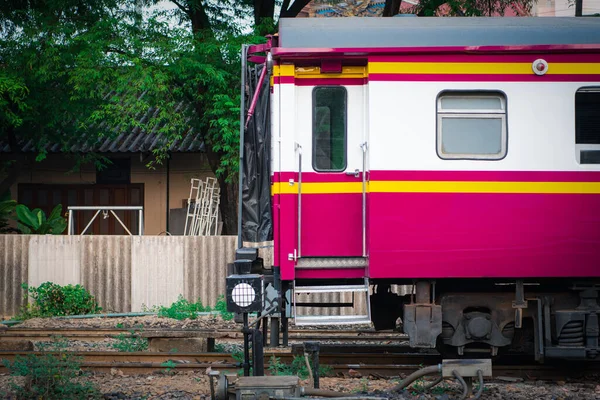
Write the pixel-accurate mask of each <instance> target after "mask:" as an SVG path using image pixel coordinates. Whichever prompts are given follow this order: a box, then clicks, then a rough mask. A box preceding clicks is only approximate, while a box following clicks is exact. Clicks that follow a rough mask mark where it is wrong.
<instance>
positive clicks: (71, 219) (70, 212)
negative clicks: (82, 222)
mask: <svg viewBox="0 0 600 400" xmlns="http://www.w3.org/2000/svg"><path fill="white" fill-rule="evenodd" d="M67 234H68V235H72V234H73V210H69V230H68V231H67Z"/></svg>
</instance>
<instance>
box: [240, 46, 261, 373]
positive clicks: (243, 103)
mask: <svg viewBox="0 0 600 400" xmlns="http://www.w3.org/2000/svg"><path fill="white" fill-rule="evenodd" d="M247 52H248V45H245V44H243V45H242V54H241V69H242V71H241V75H242V76H241V78H242V86H241V89H240V91H241V96H240V103H241V104H240V173H239V176H238V180H239V182H238V192H239V193H238V245H237V247H238V249H241V248H242V188H243V185H242V181H243V179H244V114H245V113H246V53H247ZM265 68H266V66H265ZM246 376H248V375H246Z"/></svg>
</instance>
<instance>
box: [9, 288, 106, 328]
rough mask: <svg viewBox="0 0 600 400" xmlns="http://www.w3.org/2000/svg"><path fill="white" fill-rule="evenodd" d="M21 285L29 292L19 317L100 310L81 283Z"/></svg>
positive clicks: (73, 313) (96, 311)
mask: <svg viewBox="0 0 600 400" xmlns="http://www.w3.org/2000/svg"><path fill="white" fill-rule="evenodd" d="M21 287H22V288H23V289H24V290H26V291H27V292H28V293H29V304H28V306H27V307H26V308H24V309H23V310H21V314H20V315H19V316H18V318H19V319H28V318H34V317H53V316H64V315H81V314H95V313H98V312H100V311H101V310H102V308H100V307H99V306H98V303H97V302H96V299H95V298H94V296H92V295H91V294H90V292H88V291H87V290H86V289H85V288H84V287H83V286H81V285H66V286H60V285H57V284H55V283H52V282H44V283H42V284H41V285H40V286H38V287H28V286H27V284H26V283H24V284H22V285H21Z"/></svg>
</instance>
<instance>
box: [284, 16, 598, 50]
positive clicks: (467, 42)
mask: <svg viewBox="0 0 600 400" xmlns="http://www.w3.org/2000/svg"><path fill="white" fill-rule="evenodd" d="M279 38H280V41H279V47H282V48H289V49H293V48H297V49H300V48H302V49H308V48H312V49H315V48H398V47H430V46H435V47H442V46H452V47H454V46H456V47H468V46H519V45H521V46H524V45H573V44H600V18H594V17H578V18H575V17H566V18H556V17H553V18H540V17H515V18H510V17H499V18H484V17H479V18H477V17H473V18H435V17H429V18H427V17H424V18H420V17H415V18H282V19H281V21H280V22H279Z"/></svg>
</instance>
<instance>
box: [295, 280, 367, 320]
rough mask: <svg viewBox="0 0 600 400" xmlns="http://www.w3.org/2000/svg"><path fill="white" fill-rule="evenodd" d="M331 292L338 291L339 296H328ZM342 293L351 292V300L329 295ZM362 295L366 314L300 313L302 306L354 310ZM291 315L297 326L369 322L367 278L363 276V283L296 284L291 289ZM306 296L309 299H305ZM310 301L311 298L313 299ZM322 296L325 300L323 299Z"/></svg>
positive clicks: (341, 296)
mask: <svg viewBox="0 0 600 400" xmlns="http://www.w3.org/2000/svg"><path fill="white" fill-rule="evenodd" d="M331 293H340V294H341V295H340V296H330V294H331ZM344 293H351V294H352V296H351V301H342V300H332V299H331V297H334V298H335V297H339V298H340V299H341V298H343V297H348V296H344V295H343V294H344ZM359 296H360V297H362V298H363V299H364V303H363V304H365V305H366V307H365V308H366V311H367V312H366V314H362V313H357V314H348V315H326V314H323V315H318V314H314V313H312V312H311V313H310V315H309V314H302V313H301V312H300V311H301V309H302V308H306V307H311V308H323V309H328V308H329V309H331V308H337V307H339V308H340V309H345V308H352V309H353V310H355V311H356V309H357V305H358V304H360V301H359V300H358V298H359ZM292 298H293V304H292V316H293V318H294V323H295V324H296V325H298V326H302V325H351V324H352V325H353V324H370V323H371V305H370V302H369V280H368V279H367V278H365V280H364V283H363V284H358V285H326V286H296V285H295V282H294V287H293V291H292ZM307 298H308V299H309V301H307ZM315 298H316V300H314V301H312V300H313V299H315ZM324 298H325V299H326V300H324Z"/></svg>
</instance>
